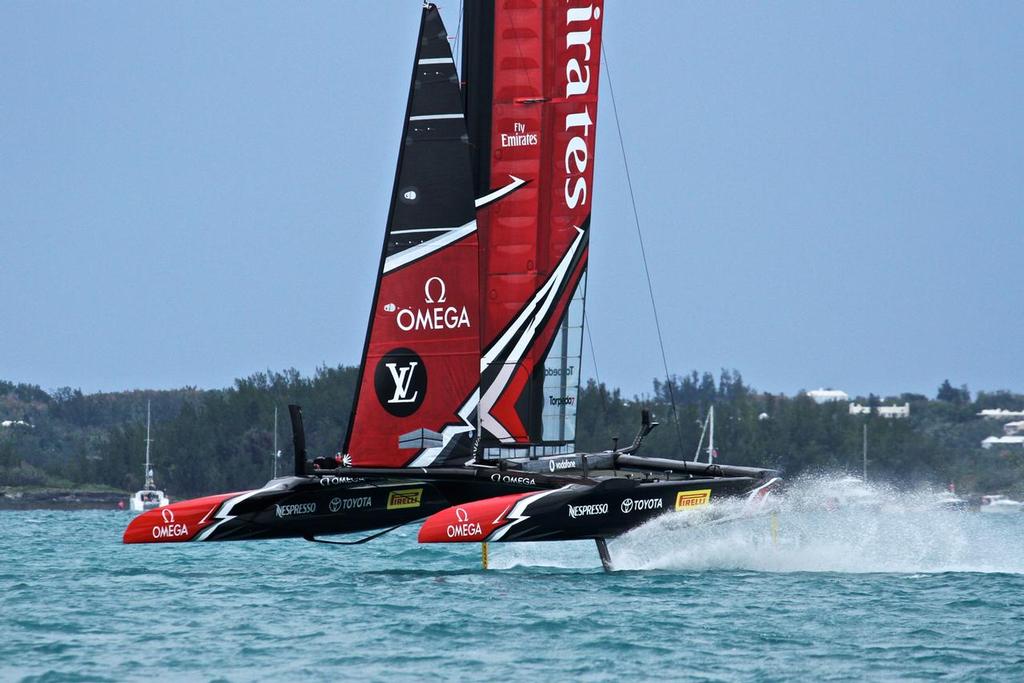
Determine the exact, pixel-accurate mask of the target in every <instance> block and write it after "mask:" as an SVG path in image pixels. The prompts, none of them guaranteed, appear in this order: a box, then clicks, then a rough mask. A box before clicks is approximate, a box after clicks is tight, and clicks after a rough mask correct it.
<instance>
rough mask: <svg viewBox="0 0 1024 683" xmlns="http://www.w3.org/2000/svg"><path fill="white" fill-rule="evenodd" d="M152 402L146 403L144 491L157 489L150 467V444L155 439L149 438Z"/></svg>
mask: <svg viewBox="0 0 1024 683" xmlns="http://www.w3.org/2000/svg"><path fill="white" fill-rule="evenodd" d="M151 404H152V401H146V471H145V478H144V481H145V483H144V484H143V486H142V487H143V488H144V489H153V488H156V484H154V483H153V470H152V468H150V466H149V444H151V443H153V439H151V438H149V434H150V432H149V429H150V417H151V415H150V406H151Z"/></svg>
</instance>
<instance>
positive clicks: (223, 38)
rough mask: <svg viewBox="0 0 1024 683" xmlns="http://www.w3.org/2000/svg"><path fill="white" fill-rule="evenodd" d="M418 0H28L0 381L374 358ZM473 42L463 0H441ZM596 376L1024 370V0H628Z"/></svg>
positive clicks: (199, 377) (16, 36) (618, 10)
mask: <svg viewBox="0 0 1024 683" xmlns="http://www.w3.org/2000/svg"><path fill="white" fill-rule="evenodd" d="M420 6H421V2H420V0H389V1H381V0H366V1H361V2H357V1H355V0H350V1H349V2H345V3H330V2H305V3H283V2H278V3H267V2H238V1H234V2H223V3H197V2H187V3H113V2H105V3H64V2H32V3H27V2H6V3H0V38H2V39H0V92H2V95H0V379H7V380H12V381H19V382H30V383H33V384H39V385H41V386H42V387H43V388H47V389H53V388H57V387H62V386H71V387H80V388H81V389H83V390H84V391H88V392H91V391H101V390H122V389H132V388H171V387H180V386H198V387H203V388H215V387H223V386H228V385H230V384H231V382H232V381H233V379H234V378H236V377H243V376H247V375H249V374H251V373H253V372H256V371H260V370H264V369H268V368H269V369H284V368H288V367H295V368H298V369H299V370H301V371H303V372H305V373H309V372H311V371H313V370H314V369H315V368H316V367H317V366H318V365H321V364H328V365H336V364H356V363H358V361H359V358H360V353H361V348H362V343H363V340H364V336H365V324H366V319H367V313H368V310H369V306H370V298H371V295H372V292H373V285H374V278H375V274H376V269H377V265H378V259H379V254H380V248H381V241H382V236H383V230H384V223H385V219H386V216H387V208H388V197H389V194H390V191H391V183H392V181H393V177H394V165H395V160H396V155H397V151H398V143H399V137H400V131H401V124H402V117H403V114H404V109H405V97H406V93H407V87H408V78H409V71H410V63H411V60H412V58H413V50H414V48H415V40H416V32H417V28H418V22H419V14H420V10H419V8H420ZM442 13H443V15H444V16H445V18H446V21H447V23H448V25H449V26H448V28H449V32H450V33H453V34H454V33H455V31H456V28H455V27H456V23H457V22H456V21H455V17H456V15H457V3H454V2H451V3H448V4H444V3H442ZM604 18H605V23H604V40H605V47H606V56H607V59H608V64H606V65H605V66H606V67H607V68H605V70H604V71H603V72H602V74H601V80H602V82H601V98H602V99H601V101H600V104H599V118H598V124H597V140H598V142H597V153H596V179H595V187H594V193H593V215H592V235H591V257H590V259H591V260H590V276H589V290H588V301H587V315H588V319H589V322H590V325H591V330H592V333H593V338H594V350H595V354H594V357H591V356H590V355H589V353H588V354H587V355H586V356H585V358H584V365H585V368H584V372H583V374H584V376H594V374H595V371H594V368H595V362H594V361H595V360H596V368H597V370H598V371H599V375H600V379H601V380H602V381H604V382H606V383H608V384H610V385H613V386H618V387H621V388H622V389H623V390H624V392H625V393H626V395H633V394H636V393H644V392H649V391H650V387H651V380H652V379H653V378H654V377H657V376H660V375H662V374H663V370H662V363H661V359H660V355H659V350H658V342H657V336H656V334H655V328H654V318H653V315H652V312H651V306H650V302H649V298H648V294H647V285H646V280H645V279H644V271H643V263H642V260H641V254H640V249H639V244H638V239H637V230H636V227H635V225H634V223H633V212H632V206H631V203H630V196H629V192H628V189H627V186H626V175H625V172H624V165H623V156H622V152H621V151H620V146H619V136H618V135H617V132H616V126H615V119H614V118H613V110H612V107H611V98H610V97H609V90H608V85H609V75H610V77H611V81H610V82H611V85H612V87H613V88H614V93H615V97H616V104H617V107H618V113H619V117H620V118H619V122H620V124H621V129H622V140H623V142H624V147H625V151H626V159H627V160H628V163H629V166H630V173H631V177H632V181H633V189H634V193H635V197H636V202H637V212H638V214H639V217H640V224H641V229H642V233H643V238H644V242H645V243H646V248H647V257H648V261H649V265H650V271H651V277H652V281H653V285H654V291H655V296H656V300H657V305H658V313H659V315H660V318H661V324H662V328H663V334H664V341H665V347H666V351H667V357H668V364H669V367H670V368H671V370H672V371H673V372H680V373H683V372H688V371H689V370H691V369H694V368H696V369H700V370H711V371H714V372H716V373H717V372H718V370H719V369H720V368H736V369H738V370H740V371H741V372H742V373H743V375H744V377H745V379H746V380H747V381H748V383H750V384H752V385H754V386H755V387H757V388H758V389H761V390H765V391H773V392H785V393H794V392H796V391H798V390H800V389H814V388H818V387H835V388H840V389H844V390H846V391H848V392H850V393H851V394H856V395H866V394H868V393H869V392H873V393H876V394H881V395H888V394H897V393H900V392H904V391H911V392H920V393H925V394H928V395H934V393H935V390H936V388H937V387H938V385H939V384H940V383H941V382H942V381H943V380H944V379H946V378H949V379H950V380H951V381H952V382H953V383H954V384H955V385H960V384H967V385H968V386H969V387H970V388H971V389H972V390H979V389H980V390H995V389H1001V388H1006V389H1011V390H1015V391H1024V353H1022V340H1024V267H1022V266H1024V258H1022V257H1024V39H1022V38H1021V31H1020V27H1021V26H1024V4H1021V3H982V4H978V3H960V2H900V3H892V2H864V3H838V2H828V3H822V2H795V1H794V2H787V3H770V4H769V3H753V2H748V3H739V2H736V3H717V2H682V1H676V0H672V1H671V2H670V1H668V0H665V1H662V2H655V1H654V0H650V1H631V2H625V1H624V0H608V2H607V5H606V8H605V12H604Z"/></svg>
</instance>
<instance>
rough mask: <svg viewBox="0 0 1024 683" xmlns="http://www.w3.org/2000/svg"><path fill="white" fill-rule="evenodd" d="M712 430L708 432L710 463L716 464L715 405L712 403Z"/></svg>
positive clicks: (709, 416)
mask: <svg viewBox="0 0 1024 683" xmlns="http://www.w3.org/2000/svg"><path fill="white" fill-rule="evenodd" d="M708 420H709V422H710V430H709V432H708V464H709V465H714V464H715V406H714V405H712V406H711V408H710V412H709V413H708Z"/></svg>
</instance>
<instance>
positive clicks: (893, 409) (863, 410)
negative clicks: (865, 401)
mask: <svg viewBox="0 0 1024 683" xmlns="http://www.w3.org/2000/svg"><path fill="white" fill-rule="evenodd" d="M875 410H876V412H877V413H878V416H879V417H886V418H905V417H910V404H909V403H904V404H903V405H901V406H878V407H877V408H876V409H875ZM870 414H871V406H862V405H860V404H859V403H851V404H850V415H870Z"/></svg>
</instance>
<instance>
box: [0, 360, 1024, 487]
mask: <svg viewBox="0 0 1024 683" xmlns="http://www.w3.org/2000/svg"><path fill="white" fill-rule="evenodd" d="M357 379H358V368H354V367H347V366H337V367H321V368H319V369H317V370H316V371H315V372H314V373H313V375H312V376H303V375H301V374H300V373H299V372H298V371H296V370H294V369H292V370H286V371H283V372H274V371H267V372H259V373H255V374H253V375H250V376H249V377H246V378H244V379H238V380H236V381H235V382H234V384H233V386H231V387H229V388H226V389H212V390H201V389H197V388H195V387H186V388H183V389H176V390H168V391H155V390H154V391H145V390H138V391H128V392H116V393H95V394H85V393H83V392H81V391H80V390H74V389H68V388H64V389H59V390H56V391H53V392H46V391H44V390H42V389H41V388H39V387H38V386H34V385H29V384H14V383H12V382H4V381H0V420H9V421H11V422H12V424H11V425H9V426H7V427H4V428H0V485H14V486H66V487H75V486H78V487H85V486H107V487H112V488H116V489H121V490H126V491H130V490H135V489H138V488H140V487H141V485H142V480H143V460H144V452H145V443H144V439H145V431H146V424H145V422H146V403H147V401H148V402H151V404H152V415H153V442H152V444H151V457H152V460H153V462H154V465H155V467H156V472H157V483H158V485H160V486H161V487H162V488H164V489H165V490H166V491H168V493H169V494H170V495H171V496H172V497H174V498H184V497H192V496H199V495H206V494H210V493H218V492H225V491H234V490H243V489H248V488H253V487H256V486H259V485H261V484H262V483H264V482H265V481H266V480H267V479H269V478H270V476H271V472H272V452H273V442H274V422H273V419H274V417H273V416H274V408H275V407H277V408H278V409H279V411H280V428H279V448H280V449H281V450H282V451H283V454H284V455H283V457H282V458H281V467H282V470H283V471H288V470H289V469H290V467H291V430H290V425H289V422H288V415H287V408H286V406H287V405H288V404H289V403H298V404H300V405H302V406H303V413H304V418H305V427H306V439H307V444H308V449H309V453H310V454H311V456H313V455H322V454H332V453H334V452H336V451H337V450H338V449H339V448H340V444H341V443H342V441H343V439H344V432H345V429H346V428H347V425H348V417H349V413H350V411H351V406H352V398H353V395H354V393H355V387H356V382H357ZM854 400H857V401H859V402H860V403H862V404H866V405H870V406H877V405H880V404H881V403H882V402H883V399H882V398H880V397H877V396H867V397H858V398H856V399H854ZM892 401H896V402H898V403H900V404H903V403H909V404H910V417H909V418H908V419H885V418H882V417H879V416H878V415H877V414H874V413H872V414H871V415H850V413H849V409H848V404H847V403H846V402H834V403H824V404H818V403H816V402H815V401H814V400H812V399H811V397H809V396H808V395H807V394H805V393H803V392H801V393H799V394H797V395H796V396H785V395H780V394H771V393H765V392H758V391H756V390H755V389H754V388H752V387H750V386H749V385H747V384H746V383H745V382H744V380H743V378H742V376H741V375H740V373H739V372H736V371H732V370H723V371H721V372H720V373H719V374H718V376H717V377H716V376H715V375H713V374H712V373H709V372H704V373H698V372H696V371H694V372H691V373H690V374H687V375H679V376H672V377H670V378H668V379H667V380H654V381H653V383H652V392H651V394H650V395H645V396H642V397H641V396H634V397H632V398H626V397H624V396H623V395H622V393H621V392H620V391H619V390H618V389H614V388H609V387H607V386H606V385H604V384H599V383H597V382H596V381H594V380H590V381H588V382H587V383H586V384H585V385H584V386H582V387H581V388H580V396H579V401H578V402H577V411H578V425H577V446H578V448H580V449H582V450H604V449H607V448H611V447H612V444H613V442H614V440H615V439H619V442H620V443H622V444H626V443H628V442H629V441H630V440H631V439H632V437H633V435H634V434H635V433H636V430H637V429H638V428H639V425H640V412H641V410H643V409H647V410H650V411H652V413H653V414H654V415H655V417H656V419H657V420H658V421H659V422H660V423H661V426H660V427H659V428H658V429H656V430H655V431H654V432H653V433H652V434H651V436H650V437H648V439H647V441H646V442H645V446H644V450H643V454H646V455H651V456H660V457H671V458H681V457H682V458H686V459H692V457H693V456H694V455H695V453H696V449H697V444H698V442H699V441H700V435H701V431H702V428H703V423H704V419H705V417H706V415H707V412H708V409H709V408H710V407H711V406H714V407H715V418H716V419H715V423H716V429H715V446H716V450H717V451H718V454H719V462H723V463H734V464H745V465H758V466H769V467H776V468H779V469H781V470H782V471H783V473H784V474H785V475H786V476H789V477H792V476H797V475H800V474H803V473H807V472H825V471H837V470H838V471H842V470H846V471H850V472H854V473H859V472H860V469H861V459H862V438H863V434H864V426H865V425H867V434H868V456H869V464H868V468H869V472H870V475H871V477H872V478H878V479H886V480H889V481H892V482H894V483H897V484H903V485H908V486H909V485H917V484H921V483H925V482H927V483H931V484H933V485H945V484H947V483H949V482H955V483H956V485H957V486H958V488H959V490H961V491H974V492H977V493H989V492H996V491H1004V492H1009V493H1012V494H1018V495H1019V494H1022V493H1024V452H1022V451H1020V450H1019V449H1018V450H1016V451H1013V450H1008V451H998V450H993V451H988V450H983V449H981V448H980V442H981V440H982V439H983V438H985V437H986V436H989V435H991V434H995V433H999V432H1000V430H1001V427H1000V423H994V422H992V421H988V420H982V419H979V418H978V417H977V415H976V414H977V412H978V411H979V410H981V409H983V408H1010V409H1020V408H1021V407H1024V395H1020V394H1013V393H1010V392H1006V391H1000V392H978V393H977V394H976V395H974V396H973V397H972V395H971V392H970V391H969V390H968V389H967V387H966V386H961V387H958V388H957V387H954V386H952V385H951V384H950V383H949V382H948V381H946V382H944V383H943V385H942V386H940V387H939V388H938V391H937V393H936V397H935V398H934V399H929V398H928V397H926V396H924V395H920V394H901V395H900V396H894V397H887V398H886V399H885V402H886V403H888V402H892ZM22 423H24V424H22Z"/></svg>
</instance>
